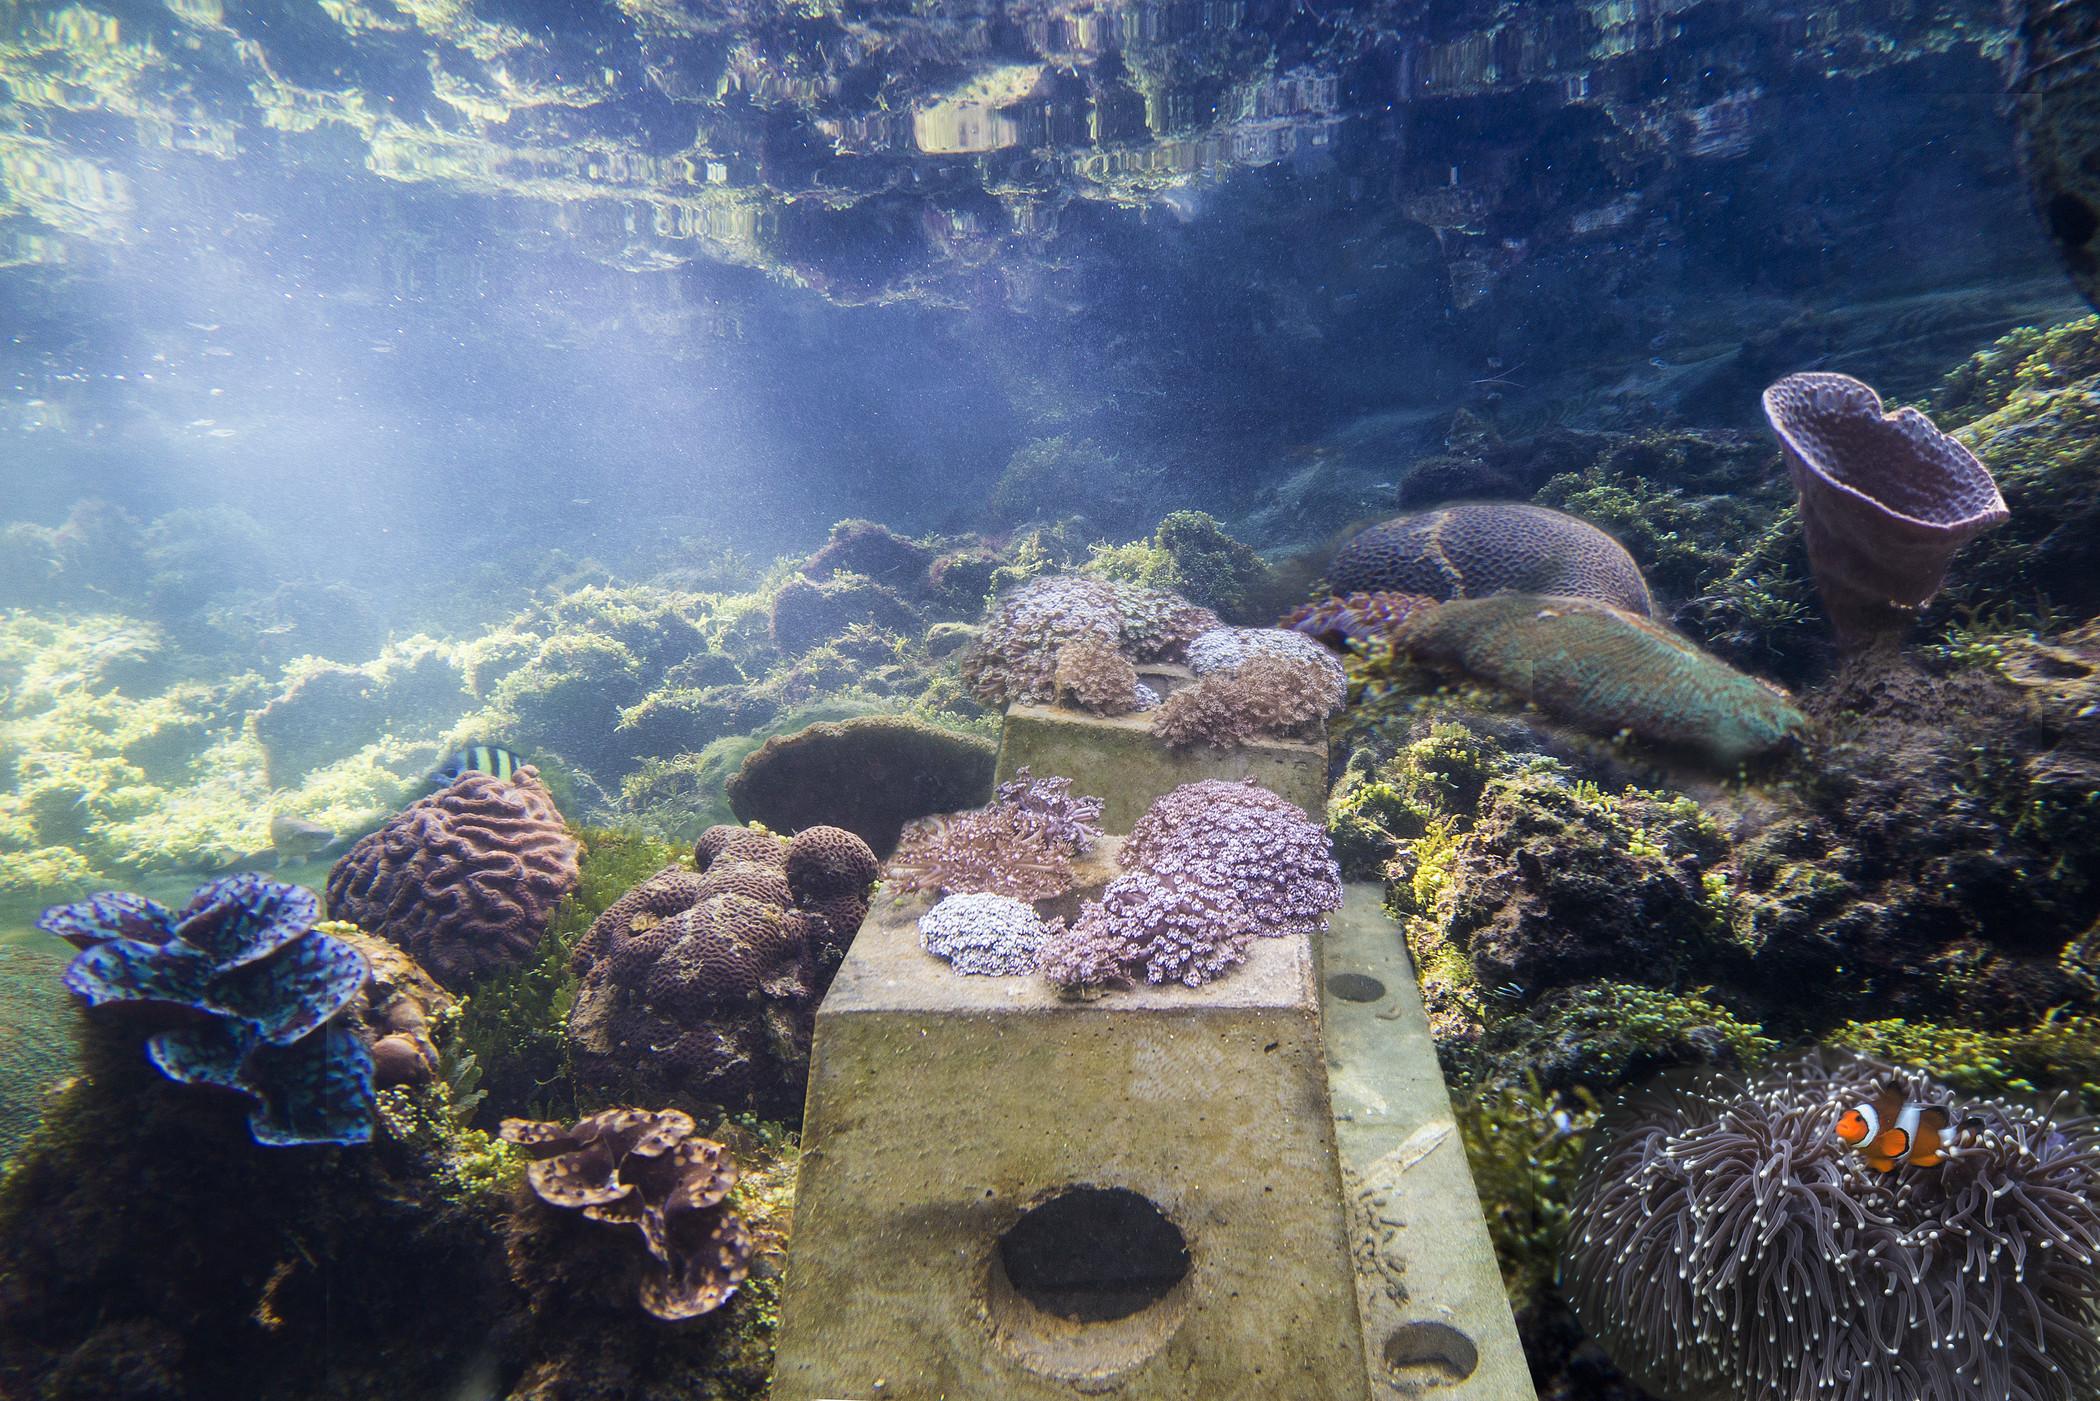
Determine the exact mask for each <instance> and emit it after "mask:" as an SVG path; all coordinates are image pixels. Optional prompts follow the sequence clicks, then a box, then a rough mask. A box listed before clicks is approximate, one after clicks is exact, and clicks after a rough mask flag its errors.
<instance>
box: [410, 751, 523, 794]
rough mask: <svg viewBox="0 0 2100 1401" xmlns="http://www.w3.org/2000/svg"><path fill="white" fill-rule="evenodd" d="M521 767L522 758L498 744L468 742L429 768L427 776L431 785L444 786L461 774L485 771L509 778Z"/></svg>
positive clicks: (456, 779)
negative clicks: (435, 765)
mask: <svg viewBox="0 0 2100 1401" xmlns="http://www.w3.org/2000/svg"><path fill="white" fill-rule="evenodd" d="M523 767H525V762H524V760H522V759H520V758H519V757H518V756H517V755H515V754H513V753H511V752H510V751H509V750H508V749H505V748H504V747H503V746H502V745H500V744H470V745H468V746H467V747H466V748H464V749H462V750H460V751H459V752H458V753H457V754H454V755H453V756H452V757H451V758H449V759H447V760H446V761H445V762H444V763H442V764H440V765H438V766H437V767H436V768H435V769H433V770H431V772H430V775H429V777H430V782H431V784H432V786H433V787H437V788H444V787H447V786H449V785H450V784H453V783H455V782H457V781H458V780H459V776H460V775H461V774H466V773H485V774H493V775H494V776H495V777H497V778H509V777H511V776H512V775H513V774H515V773H517V771H518V770H519V769H521V768H523Z"/></svg>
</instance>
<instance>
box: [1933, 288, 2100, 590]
mask: <svg viewBox="0 0 2100 1401" xmlns="http://www.w3.org/2000/svg"><path fill="white" fill-rule="evenodd" d="M1931 402H1932V407H1933V412H1934V417H1935V418H1936V419H1937V420H1938V421H1939V423H1940V426H1941V427H1942V428H1944V429H1946V430H1947V431H1948V432H1950V433H1952V434H1953V435H1954V437H1955V438H1957V439H1959V440H1960V441H1961V442H1962V444H1963V445H1965V446H1966V447H1968V448H1969V450H1970V451H1972V452H1974V453H1975V454H1976V456H1977V457H1978V458H1979V459H1980V460H1981V461H1982V462H1983V465H1984V466H1985V467H1987V468H1989V469H1990V472H1991V475H1992V476H1993V477H1994V478H1996V479H1997V482H1998V489H1999V490H2000V491H2001V492H2002V493H2003V494H2004V496H2005V504H2006V506H2007V507H2008V508H2009V509H2010V510H2011V512H2012V515H2011V518H2010V519H2009V520H2007V522H2006V523H2005V525H2004V526H2002V527H2001V528H1999V529H1998V530H1995V531H1992V532H1991V533H1990V534H1989V535H1988V536H1986V537H1984V538H1983V539H1982V540H1980V541H1978V542H1977V544H1976V545H1975V546H1974V547H1972V548H1971V549H1970V550H1968V551H1965V552H1964V553H1963V557H1962V559H1961V560H1960V561H1959V562H1958V564H1957V566H1956V568H1955V571H1954V574H1953V577H1952V578H1951V579H1950V582H1949V586H1948V593H1949V595H1950V596H1951V597H1953V598H1955V599H1957V600H1961V601H1966V602H1968V603H1970V604H1973V605H1980V606H1993V605H1998V604H2005V603H2009V604H2012V605H2015V606H2020V607H2031V606H2033V604H2034V603H2035V601H2036V600H2037V599H2038V598H2044V597H2046V598H2049V599H2052V600H2054V601H2055V602H2057V603H2059V604H2063V605H2068V606H2070V607H2072V608H2073V609H2074V610H2078V611H2082V612H2086V613H2090V612H2091V611H2092V607H2093V605H2094V604H2095V602H2096V600H2100V549H2096V547H2095V546H2094V544H2093V543H2092V542H2093V541H2094V539H2095V538H2096V537H2100V316H2084V317H2079V318H2077V319H2076V320H2073V321H2068V322H2065V323H2063V324H2062V325H2058V326H2054V327H2050V328H2048V329H2044V330H2037V329H2033V328H2024V329H2021V330H2016V331H2013V332H2011V333H2009V334H2007V335H2005V336H2003V337H2001V338H2000V339H1999V340H1998V341H1997V342H1996V343H1995V344H1993V345H1991V346H1990V347H1988V348H1987V349H1985V350H1983V351H1980V352H1978V353H1977V354H1976V355H1974V356H1971V357H1970V359H1969V360H1968V362H1967V363H1965V364H1963V365H1962V366H1960V367H1959V368H1958V369H1956V370H1955V371H1954V372H1953V373H1952V374H1951V375H1949V376H1948V377H1947V378H1946V380H1945V381H1944V382H1942V384H1941V385H1940V387H1939V389H1938V391H1937V392H1936V393H1935V394H1934V395H1933V396H1932V401H1931Z"/></svg>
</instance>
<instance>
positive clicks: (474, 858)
mask: <svg viewBox="0 0 2100 1401" xmlns="http://www.w3.org/2000/svg"><path fill="white" fill-rule="evenodd" d="M576 861H577V845H576V839H575V838H574V837H572V836H570V835H569V832H568V829H567V827H565V826H564V825H563V824H562V817H561V813H560V812H558V811H556V809H555V806H554V798H553V796H552V795H551V794H550V793H548V791H547V786H546V785H545V784H544V783H542V782H540V777H539V771H538V770H537V769H535V768H533V767H532V766H531V765H529V764H528V765H526V766H525V767H524V768H522V769H519V770H518V771H517V774H516V775H515V776H514V777H513V778H510V779H501V778H497V777H495V776H494V775H492V774H485V773H472V772H470V773H466V774H462V775H461V776H460V777H459V779H458V780H457V781H455V782H454V783H452V784H451V785H450V786H448V787H446V788H443V789H440V790H439V791H438V792H436V793H433V794H431V795H430V796H429V797H427V798H422V799H418V800H417V801H416V802H413V803H410V804H409V805H408V807H407V808H405V809H403V810H402V811H401V812H400V813H399V814H397V815H396V816H394V817H393V818H391V819H389V820H388V822H387V824H386V825H385V826H384V827H381V828H380V829H379V830H378V831H377V832H374V833H372V834H371V835H370V836H368V837H366V838H364V839H363V840H362V841H360V842H358V844H357V845H356V846H354V847H352V848H351V849H350V852H349V854H348V855H347V856H345V857H344V858H343V859H342V860H341V861H338V862H337V863H336V864H335V869H333V870H332V871H330V872H329V873H328V912H329V914H330V915H331V916H333V917H334V918H336V919H342V920H348V921H349V922H350V923H352V924H355V925H356V926H357V927H358V928H360V929H362V930H364V931H365V932H367V933H370V934H378V935H380V936H381V937H383V938H385V939H388V940H390V941H392V942H393V943H396V944H399V945H400V946H401V947H402V948H405V949H407V950H408V952H409V953H410V955H411V956H413V957H414V958H415V960H416V962H418V963H420V964H422V965H423V967H425V968H426V969H428V970H429V971H430V972H431V974H432V975H433V976H435V977H436V978H437V979H438V980H439V981H440V982H442V983H444V984H445V985H446V986H447V987H451V988H465V987H471V986H472V985H473V983H474V982H475V980H476V979H478V978H481V977H484V976H486V975H488V974H490V973H493V972H497V971H500V970H502V969H506V968H512V967H515V966H517V965H518V964H520V963H522V962H524V961H525V959H526V958H528V957H530V955H531V953H532V950H533V947H534V946H535V945H536V944H538V943H539V941H540V939H541V938H542V937H543V936H544V935H545V934H546V932H547V921H548V919H549V918H550V917H551V916H552V915H553V913H554V907H555V906H556V905H557V904H558V903H560V901H561V897H562V896H564V895H566V894H568V893H569V892H570V891H571V890H573V889H575V888H576V879H577V864H576Z"/></svg>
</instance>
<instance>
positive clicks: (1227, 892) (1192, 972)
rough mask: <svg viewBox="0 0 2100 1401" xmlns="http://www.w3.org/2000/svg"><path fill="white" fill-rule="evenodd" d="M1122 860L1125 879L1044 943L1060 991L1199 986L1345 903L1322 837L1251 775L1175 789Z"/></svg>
mask: <svg viewBox="0 0 2100 1401" xmlns="http://www.w3.org/2000/svg"><path fill="white" fill-rule="evenodd" d="M1116 859H1117V862H1118V863H1119V864H1120V865H1122V866H1123V867H1124V868H1125V869H1126V870H1127V871H1129V872H1130V874H1128V875H1124V876H1119V877H1117V878H1116V879H1115V880H1114V881H1111V882H1110V883H1109V885H1108V888H1107V889H1106V890H1104V891H1103V892H1102V894H1101V899H1100V900H1098V901H1096V902H1095V903H1093V904H1090V905H1088V906H1087V907H1086V908H1084V909H1083V910H1081V911H1080V913H1079V918H1078V919H1077V920H1076V921H1074V923H1073V925H1072V927H1071V928H1070V929H1069V930H1066V931H1063V932H1061V933H1057V934H1053V935H1052V936H1051V937H1050V938H1049V939H1048V940H1046V941H1045V943H1044V945H1043V952H1042V967H1043V974H1044V976H1045V977H1047V978H1048V979H1049V980H1050V981H1051V982H1052V983H1055V984H1056V985H1057V986H1059V987H1060V988H1065V989H1074V988H1090V987H1103V986H1111V985H1116V984H1121V983H1128V982H1130V981H1132V980H1133V979H1136V978H1142V979H1143V980H1144V981H1146V982H1150V983H1164V982H1180V983H1185V984H1187V985H1188V986H1190V987H1197V986H1200V985H1202V984H1204V983H1207V982H1210V981H1211V980H1213V979H1215V978H1217V977H1219V976H1220V975H1222V974H1223V973H1225V972H1227V971H1228V970H1230V969H1231V968H1233V967H1234V966H1236V965H1238V964H1239V963H1242V962H1244V961H1245V960H1246V956H1247V946H1248V944H1249V943H1251V942H1252V941H1253V940H1254V939H1255V938H1256V937H1259V936H1276V935H1282V934H1296V933H1309V932H1311V931H1312V930H1315V929H1319V928H1323V927H1324V926H1325V924H1326V916H1327V912H1328V911H1330V910H1333V909H1336V908H1337V907H1339V906H1340V904H1341V903H1342V886H1341V870H1340V868H1339V867H1338V866H1337V865H1336V864H1335V860H1334V855H1333V851H1332V849H1331V848H1330V847H1329V846H1328V843H1327V834H1326V832H1325V831H1324V830H1323V829H1322V828H1321V827H1320V825H1319V824H1318V823H1316V822H1314V821H1312V819H1310V818H1308V817H1307V816H1306V815H1305V814H1304V813H1303V812H1300V811H1299V810H1298V808H1297V807H1296V806H1295V805H1293V804H1292V803H1289V802H1287V801H1285V800H1284V799H1282V798H1279V797H1277V796H1276V795H1275V794H1273V793H1270V792H1268V791H1267V790H1265V789H1262V788H1259V787H1256V786H1255V785H1254V784H1253V782H1252V781H1251V780H1249V781H1248V782H1245V783H1229V782H1225V781H1223V780H1220V779H1210V780H1206V781H1204V782H1201V783H1188V784H1183V785H1182V786H1181V787H1179V788H1176V789H1175V790H1174V791H1173V792H1171V793H1168V794H1167V795H1166V796H1164V797H1162V798H1160V799H1159V800H1158V801H1157V802H1155V803H1153V805H1152V806H1151V807H1150V808H1148V809H1147V810H1146V812H1145V815H1144V816H1143V817H1142V818H1140V819H1139V820H1138V824H1137V826H1136V827H1135V828H1133V829H1132V831H1131V834H1130V836H1129V838H1128V839H1126V840H1125V841H1124V843H1123V848H1122V850H1121V851H1120V852H1118V853H1117V857H1116Z"/></svg>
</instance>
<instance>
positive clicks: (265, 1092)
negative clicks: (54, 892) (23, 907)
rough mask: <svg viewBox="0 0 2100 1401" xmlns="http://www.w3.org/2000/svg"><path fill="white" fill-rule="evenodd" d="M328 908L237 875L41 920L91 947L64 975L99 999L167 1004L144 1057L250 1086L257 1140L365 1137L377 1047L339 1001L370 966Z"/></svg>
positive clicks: (77, 907)
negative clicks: (338, 931)
mask: <svg viewBox="0 0 2100 1401" xmlns="http://www.w3.org/2000/svg"><path fill="white" fill-rule="evenodd" d="M319 917H320V908H319V905H318V903H317V902H316V901H315V899H314V897H313V895H312V894H311V893H310V892H308V891H306V890H303V889H301V888H300V887H298V886H295V885H281V884H279V883H277V882H275V881H271V880H266V879H264V878H263V877H261V876H256V875H240V876H233V877H229V878H228V879H225V880H217V881H213V882H212V883H211V884H209V885H205V886H201V887H199V888H198V890H197V892H196V894H195V895H193V896H192V897H191V898H190V902H189V903H188V904H187V905H185V906H184V907H183V908H182V909H181V910H180V911H173V912H171V911H169V910H166V909H164V908H162V907H161V906H160V905H157V904H155V903H154V902H153V901H151V900H148V899H146V898H145V897H143V896H139V895H130V894H122V893H115V894H106V895H97V896H94V897H93V898H91V899H88V900H83V901H80V902H78V903H76V904H71V905H60V906H57V907H56V908H53V909H50V910H46V911H45V912H44V914H43V917H42V918H40V919H39V920H38V921H37V927H38V928H40V929H42V930H44V931H45V932H46V933H50V934H56V935H58V936H59V937H60V938H62V939H65V940H67V941H69V942H70V943H72V944H73V945H74V946H75V947H77V948H78V949H80V953H79V954H78V955H77V956H76V957H75V958H74V959H73V962H72V963H71V964H70V965H69V966H68V967H67V968H66V972H65V982H66V986H67V987H68V988H70V989H71V990H72V991H73V992H74V993H75V994H76V995H78V996H79V997H80V998H81V999H82V1000H83V1001H84V1002H86V1003H87V1005H88V1006H90V1007H94V1008H104V1007H114V1006H118V1005H123V1006H128V1007H133V1008H136V1009H138V1010H139V1011H141V1012H142V1013H146V1014H149V1015H150V1014H154V1013H159V1014H163V1015H164V1016H165V1018H166V1020H167V1021H168V1023H169V1024H168V1025H167V1026H165V1027H164V1028H162V1029H160V1030H157V1031H154V1032H152V1033H151V1034H150V1035H148V1036H147V1038H146V1056H147V1059H149V1060H150V1061H152V1063H153V1065H154V1066H155V1068H157V1069H158V1070H159V1071H160V1072H161V1073H162V1074H163V1075H165V1076H167V1077H168V1078H169V1079H170V1080H174V1081H177V1082H179V1083H181V1084H186V1085H201V1086H207V1087H209V1088H212V1089H218V1090H228V1091H232V1092H233V1093H236V1094H239V1095H242V1096H244V1097H245V1098H247V1099H248V1100H249V1101H250V1103H251V1106H252V1107H251V1108H250V1110H249V1113H248V1127H249V1130H250V1132H252V1133H253V1134H254V1135H255V1141H256V1142H257V1143H260V1144H264V1145H266V1146H271V1147H282V1146H289V1145H296V1144H319V1143H335V1144H352V1143H365V1142H368V1141H369V1140H370V1139H371V1137H372V1059H371V1056H370V1054H369V1053H368V1052H367V1051H366V1050H365V1045H364V1043H363V1042H362V1041H361V1040H359V1039H358V1036H357V1034H356V1033H355V1032H354V1031H352V1030H351V1029H350V1027H349V1026H348V1025H347V1023H346V1022H345V1020H344V1019H343V1018H341V1017H339V1016H338V1014H339V1013H341V1012H342V1011H343V1010H344V1009H345V1008H346V1007H348V1006H349V1005H350V1003H351V1001H352V999H354V998H355V997H356V996H357V993H358V990H359V989H360V988H362V987H363V986H364V984H365V978H366V973H367V969H366V965H365V960H364V957H363V956H362V955H361V954H359V953H358V952H357V950H356V949H354V948H352V947H350V945H348V944H346V943H344V942H343V941H342V940H340V939H336V938H332V937H330V936H329V935H327V934H323V933H318V932H316V931H315V929H314V921H315V920H316V919H318V918H319Z"/></svg>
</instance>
